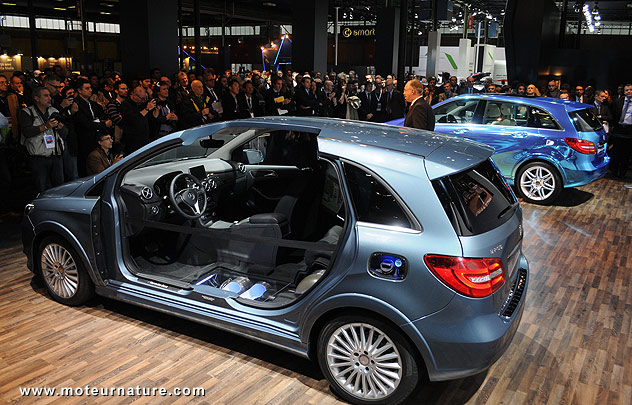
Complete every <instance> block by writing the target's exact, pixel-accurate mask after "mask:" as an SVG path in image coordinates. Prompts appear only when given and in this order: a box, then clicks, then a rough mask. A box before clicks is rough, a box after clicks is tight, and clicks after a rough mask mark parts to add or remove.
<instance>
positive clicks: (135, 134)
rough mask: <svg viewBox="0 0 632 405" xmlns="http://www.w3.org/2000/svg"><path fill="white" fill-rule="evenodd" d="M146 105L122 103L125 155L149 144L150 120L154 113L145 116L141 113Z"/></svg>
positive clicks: (131, 102)
mask: <svg viewBox="0 0 632 405" xmlns="http://www.w3.org/2000/svg"><path fill="white" fill-rule="evenodd" d="M146 106H147V104H146V103H144V102H143V103H140V104H137V103H135V102H133V101H132V100H125V101H123V102H122V103H121V109H120V111H121V115H122V116H123V140H122V141H123V144H125V153H126V154H128V155H129V154H130V153H132V152H134V151H135V150H137V149H140V148H141V147H143V146H145V145H146V144H147V143H149V139H150V138H149V119H150V116H152V112H151V111H149V112H147V114H145V116H143V115H142V114H141V113H140V112H141V111H142V110H143V109H145V107H146Z"/></svg>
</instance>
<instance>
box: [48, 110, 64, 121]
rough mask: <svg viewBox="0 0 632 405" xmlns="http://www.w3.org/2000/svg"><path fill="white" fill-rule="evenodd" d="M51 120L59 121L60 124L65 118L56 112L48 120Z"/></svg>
mask: <svg viewBox="0 0 632 405" xmlns="http://www.w3.org/2000/svg"><path fill="white" fill-rule="evenodd" d="M48 119H49V120H57V121H59V122H62V121H63V120H64V116H63V115H61V113H59V112H54V113H52V114H51V115H50V117H49V118H48Z"/></svg>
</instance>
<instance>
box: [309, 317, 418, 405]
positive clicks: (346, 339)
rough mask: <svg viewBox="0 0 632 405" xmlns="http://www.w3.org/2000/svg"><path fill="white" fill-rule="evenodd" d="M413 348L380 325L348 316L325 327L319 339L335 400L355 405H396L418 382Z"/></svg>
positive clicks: (322, 362)
mask: <svg viewBox="0 0 632 405" xmlns="http://www.w3.org/2000/svg"><path fill="white" fill-rule="evenodd" d="M413 353H414V352H413V350H412V349H411V347H410V345H409V343H408V342H407V341H406V339H405V338H404V337H403V336H402V334H401V333H400V332H399V331H397V330H396V329H394V328H393V327H391V326H389V325H387V324H386V323H384V322H381V321H378V320H375V319H371V318H368V317H360V316H346V317H341V318H337V319H335V320H333V321H331V322H330V323H328V324H327V325H326V326H325V327H324V328H323V329H322V331H321V332H320V335H319V338H318V363H319V365H320V368H321V370H322V372H323V374H324V375H325V377H326V378H327V380H328V381H329V384H330V386H331V389H332V391H333V392H334V393H336V394H337V395H338V396H340V397H341V398H343V399H344V400H346V401H348V402H350V403H353V404H362V405H366V404H374V405H376V404H389V405H394V404H398V403H400V402H401V401H403V400H405V399H406V398H407V397H408V396H409V395H410V394H411V392H412V391H413V390H414V389H415V386H416V385H417V382H418V380H419V376H418V367H417V362H416V360H415V357H414V356H413Z"/></svg>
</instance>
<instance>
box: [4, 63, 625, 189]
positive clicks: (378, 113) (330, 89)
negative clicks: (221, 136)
mask: <svg viewBox="0 0 632 405" xmlns="http://www.w3.org/2000/svg"><path fill="white" fill-rule="evenodd" d="M404 81H405V82H406V83H407V85H406V87H404V92H400V91H399V90H397V80H396V78H395V77H394V75H387V76H385V77H382V76H380V75H366V76H364V77H358V75H356V74H355V72H353V71H351V72H349V73H338V74H336V73H334V72H331V73H329V74H327V73H321V72H303V73H300V72H292V71H289V70H288V71H276V72H272V71H270V72H267V71H263V72H259V71H252V72H248V73H243V72H242V73H239V74H234V73H232V72H230V71H226V72H219V73H218V72H215V71H214V70H213V69H205V70H204V71H200V72H198V73H195V72H193V71H184V70H183V71H179V72H177V73H176V74H175V75H173V76H168V75H164V74H163V73H162V72H161V71H160V70H159V69H153V70H151V72H149V74H147V75H146V76H141V77H138V78H135V79H133V80H123V78H122V77H121V75H120V74H118V73H116V72H105V74H104V75H103V76H99V75H97V74H94V73H93V74H89V75H86V76H84V75H81V74H76V73H73V74H71V75H67V74H66V71H65V70H64V69H63V68H62V67H61V66H55V67H53V68H52V69H47V70H45V71H43V72H40V71H35V72H34V74H33V75H28V76H27V75H25V74H24V73H22V72H16V73H14V74H13V75H12V76H11V77H7V76H4V75H0V114H1V117H0V127H2V129H1V130H0V133H1V134H2V145H5V146H6V145H11V144H14V145H19V147H23V148H25V149H26V152H27V153H28V155H29V159H30V164H31V169H32V172H33V178H34V182H35V188H36V191H38V192H41V191H43V190H45V189H46V188H49V187H52V186H56V185H58V184H61V183H63V182H66V181H70V180H73V179H75V178H77V177H79V176H84V175H90V174H94V173H99V172H101V171H103V170H105V169H106V168H107V167H109V166H110V165H112V164H114V163H116V162H117V161H119V160H120V159H122V157H123V156H125V155H127V154H130V153H132V152H134V151H135V150H137V149H139V148H141V147H142V146H144V145H146V144H147V143H149V142H150V141H152V140H154V139H157V138H160V137H162V136H164V135H166V134H169V133H171V132H174V131H178V130H182V129H187V128H191V127H194V126H198V125H202V124H205V123H210V122H217V121H224V120H232V119H238V118H249V117H257V116H284V115H296V116H304V117H310V116H320V117H332V118H334V117H335V118H345V119H353V120H363V121H371V122H387V121H391V120H395V119H398V118H404V117H405V116H406V114H407V111H408V109H410V110H411V112H412V111H413V110H415V114H410V116H409V117H407V119H406V125H409V126H416V127H421V128H425V129H430V130H431V129H432V128H433V127H434V119H432V109H431V108H429V106H431V105H434V104H436V103H439V102H441V101H444V100H446V99H449V98H451V97H454V96H456V95H460V94H473V93H481V92H486V93H509V94H517V95H523V96H525V97H537V96H541V95H543V96H546V97H554V98H561V99H570V100H575V101H580V102H583V103H586V104H593V105H594V106H595V112H596V114H597V115H598V116H599V118H600V119H601V120H602V121H603V122H604V124H605V126H606V128H617V130H619V131H621V130H622V129H623V130H625V131H628V132H630V131H629V129H630V128H632V122H630V123H628V120H629V119H632V117H630V116H629V115H630V114H632V108H630V109H629V110H628V109H627V105H628V101H627V100H629V99H630V97H632V87H630V89H629V93H630V94H628V86H620V87H619V88H618V89H617V91H616V92H610V91H609V90H607V89H603V90H595V89H593V88H592V87H591V86H586V87H584V86H582V85H577V86H575V87H574V88H571V87H569V86H568V85H566V84H564V85H561V86H559V85H558V82H556V81H551V82H549V83H548V85H547V87H546V88H544V89H538V88H537V87H536V86H535V85H533V84H528V85H525V84H523V83H514V84H513V85H511V86H510V85H507V84H504V85H497V84H495V83H493V82H492V81H491V80H490V79H487V81H484V82H482V83H477V82H476V81H475V79H474V77H468V78H464V79H461V80H458V79H457V77H456V76H451V75H449V74H444V75H442V76H441V77H440V80H437V78H435V77H429V78H426V77H415V76H413V75H412V74H408V75H406V77H405V78H404ZM624 92H625V94H624ZM624 100H625V101H624ZM407 103H408V104H407ZM623 103H625V108H624V106H623ZM409 105H410V106H412V107H409ZM617 109H619V110H621V111H623V110H625V111H627V115H626V114H625V113H624V114H623V118H621V114H618V115H617V114H614V113H613V112H617ZM621 111H618V112H621ZM615 118H616V119H615ZM631 138H632V136H631ZM619 142H620V145H619V147H620V150H624V149H625V150H627V149H626V148H629V147H630V145H628V144H627V143H626V142H628V141H626V140H623V141H619ZM3 150H4V149H3ZM627 163H628V162H627V160H625V161H623V160H620V161H618V162H617V166H616V169H615V174H617V175H623V174H625V170H624V166H625V169H627ZM7 166H8V163H7V157H6V153H5V152H3V153H2V155H0V181H1V182H2V183H3V184H4V185H6V184H7V182H9V184H10V182H11V178H10V172H11V171H10V169H9V168H8V167H7Z"/></svg>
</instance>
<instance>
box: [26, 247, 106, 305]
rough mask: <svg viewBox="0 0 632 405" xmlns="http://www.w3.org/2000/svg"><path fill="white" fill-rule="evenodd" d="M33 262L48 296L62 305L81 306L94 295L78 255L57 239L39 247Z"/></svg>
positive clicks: (92, 287) (90, 282) (92, 285)
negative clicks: (36, 266)
mask: <svg viewBox="0 0 632 405" xmlns="http://www.w3.org/2000/svg"><path fill="white" fill-rule="evenodd" d="M35 257H36V260H38V262H37V263H38V268H39V270H40V273H41V275H42V279H43V280H44V284H45V285H46V289H47V290H48V292H49V294H50V295H51V296H52V297H53V298H54V299H55V300H56V301H59V302H61V303H62V304H66V305H72V306H76V305H81V304H83V303H85V302H86V301H88V300H89V299H90V298H92V296H93V295H94V284H93V283H92V280H91V279H90V276H89V275H88V273H87V272H86V270H85V268H84V266H83V263H82V262H81V259H80V258H79V255H78V254H77V253H76V252H75V250H74V249H73V248H72V247H71V246H70V245H69V244H68V242H66V241H65V240H63V239H61V238H59V237H48V238H46V239H44V240H43V241H42V243H40V245H39V249H38V252H37V256H35Z"/></svg>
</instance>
